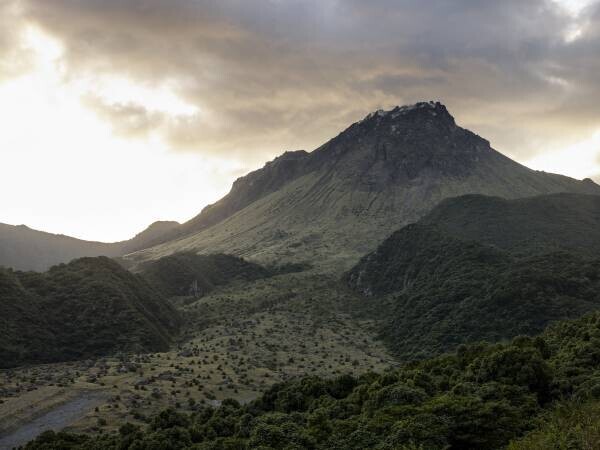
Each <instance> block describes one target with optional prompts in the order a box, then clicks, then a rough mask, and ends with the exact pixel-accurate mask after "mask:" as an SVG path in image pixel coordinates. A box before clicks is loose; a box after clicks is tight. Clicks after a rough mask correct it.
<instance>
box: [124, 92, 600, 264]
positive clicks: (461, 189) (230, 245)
mask: <svg viewBox="0 0 600 450" xmlns="http://www.w3.org/2000/svg"><path fill="white" fill-rule="evenodd" d="M555 192H576V193H588V194H600V187H599V186H598V185H596V184H594V183H593V182H592V181H589V180H586V181H577V180H574V179H571V178H568V177H564V176H560V175H553V174H547V173H543V172H536V171H533V170H530V169H528V168H526V167H524V166H522V165H520V164H518V163H516V162H514V161H512V160H510V159H509V158H507V157H505V156H503V155H501V154H500V153H498V152H496V151H495V150H493V149H492V148H491V147H490V145H489V142H488V141H486V140H485V139H483V138H481V137H479V136H477V135H475V134H474V133H471V132H470V131H468V130H465V129H463V128H461V127H459V126H457V125H456V123H455V121H454V118H453V117H452V116H451V115H450V114H449V113H448V111H447V110H446V108H445V107H444V106H443V105H441V104H439V103H433V102H430V103H419V104H416V105H413V106H405V107H401V108H400V107H397V108H394V109H393V110H391V111H378V112H377V113H374V114H370V115H369V116H367V117H366V118H365V119H363V120H362V121H360V122H357V123H355V124H353V125H352V126H350V127H349V128H348V129H347V130H345V131H344V132H342V133H341V134H340V135H338V136H337V137H335V138H334V139H332V140H330V141H329V142H327V143H326V144H324V145H323V146H322V147H320V148H318V149H317V150H315V151H313V152H311V153H306V152H303V151H300V152H291V153H286V154H284V155H282V156H281V157H279V158H277V159H275V160H274V161H272V162H270V163H268V164H267V165H266V166H265V167H264V168H263V169H261V170H258V171H256V172H253V173H251V174H249V175H247V176H246V177H244V178H241V179H239V180H238V181H236V183H234V186H233V188H232V190H231V192H230V193H229V194H228V195H227V196H225V197H224V198H223V199H222V200H220V201H219V202H217V203H215V204H214V205H211V206H209V207H207V208H205V209H204V210H203V211H202V213H201V214H200V215H199V216H197V217H196V218H194V219H192V220H191V221H190V222H188V223H186V224H183V225H182V226H181V227H180V228H178V229H177V230H176V231H175V234H169V235H166V237H169V238H175V239H174V240H172V241H170V242H165V243H164V244H161V245H158V246H156V247H154V248H151V249H147V250H144V251H140V252H136V253H134V254H132V255H129V256H128V258H129V259H130V260H132V261H134V262H141V261H144V260H148V259H156V258H159V257H162V256H165V255H168V254H171V253H175V252H180V251H185V250H190V251H194V252H200V253H208V252H215V251H217V252H223V253H228V254H235V255H238V256H244V257H249V258H252V259H256V260H258V261H260V262H272V261H297V262H302V261H316V262H317V264H319V265H320V266H321V267H322V268H324V269H331V270H335V271H340V270H343V269H347V268H349V267H350V265H351V264H352V263H354V262H355V261H356V260H358V258H359V257H360V255H362V254H364V253H366V252H367V251H371V250H373V249H374V248H375V247H376V245H377V244H378V243H379V242H381V240H382V239H383V238H385V237H386V236H388V235H389V234H390V233H391V232H392V231H394V230H396V229H398V228H399V227H400V226H403V225H405V224H407V223H410V222H413V221H415V220H417V219H419V218H420V217H422V216H423V215H424V214H425V213H427V212H428V211H429V210H430V209H431V208H432V207H433V206H435V205H436V204H437V203H439V202H440V201H441V200H443V199H445V198H448V197H454V196H459V195H464V194H467V193H481V194H487V195H496V196H501V197H505V198H518V197H526V196H532V195H539V194H546V193H555Z"/></svg>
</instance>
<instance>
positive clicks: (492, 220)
mask: <svg viewBox="0 0 600 450" xmlns="http://www.w3.org/2000/svg"><path fill="white" fill-rule="evenodd" d="M598 200H600V198H596V197H594V196H587V195H575V194H569V195H565V194H558V195H548V196H541V197H534V198H528V199H517V200H503V199H498V198H492V197H484V196H465V197H461V198H456V199H451V200H447V201H445V202H442V203H441V204H440V205H439V206H438V207H436V208H434V209H433V210H432V212H431V213H430V214H428V215H427V216H425V217H424V218H423V219H422V220H421V221H419V222H417V223H416V224H411V225H408V226H406V227H404V228H402V229H400V230H399V231H397V232H395V233H394V234H392V235H391V236H390V237H389V238H388V239H386V240H385V241H384V242H383V243H382V244H381V245H380V246H379V247H378V248H377V250H376V251H374V252H372V253H370V254H369V255H367V256H365V257H364V258H362V259H361V261H360V262H359V263H358V264H357V265H356V266H355V267H354V268H352V270H350V271H349V272H348V273H347V274H346V275H345V276H344V279H345V281H346V283H347V284H348V285H349V286H350V287H351V288H352V289H354V290H356V291H358V292H360V293H362V294H363V295H365V296H366V297H367V298H369V299H368V300H366V303H365V305H364V307H365V308H367V309H370V310H371V312H373V313H375V314H376V315H378V316H379V317H380V318H381V319H382V323H383V325H382V328H381V334H382V336H383V337H384V338H385V340H386V341H387V342H388V343H389V344H390V346H391V348H392V349H393V350H394V351H396V353H397V354H399V355H400V356H401V357H403V358H406V359H420V358H423V357H428V356H431V355H434V354H439V353H441V352H444V351H448V350H452V349H454V348H456V347H457V346H458V345H460V344H463V343H468V342H474V341H479V340H486V341H489V342H496V341H502V340H506V339H510V338H512V337H514V336H517V335H520V334H528V335H531V334H535V333H538V332H540V331H541V330H542V329H544V327H546V326H547V325H548V324H549V323H551V322H554V321H557V320H562V319H568V318H575V317H579V316H581V315H583V314H585V313H587V312H590V311H594V310H598V309H600V294H599V292H600V290H599V289H600V259H598V257H597V255H598V252H597V250H595V249H594V247H596V248H597V247H598V245H600V243H599V241H598V230H597V228H595V227H598V226H600V215H598V209H594V207H597V206H598V205H600V202H599V201H598ZM594 205H595V206H594ZM594 224H595V226H594ZM586 231H589V233H588V234H584V233H585V232H586ZM561 237H562V239H561Z"/></svg>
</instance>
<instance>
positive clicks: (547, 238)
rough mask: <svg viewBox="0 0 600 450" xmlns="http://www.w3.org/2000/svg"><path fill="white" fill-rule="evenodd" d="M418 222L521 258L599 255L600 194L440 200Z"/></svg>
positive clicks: (472, 196) (469, 196)
mask: <svg viewBox="0 0 600 450" xmlns="http://www.w3.org/2000/svg"><path fill="white" fill-rule="evenodd" d="M419 223H421V224H423V225H430V226H434V227H436V228H438V229H440V230H442V231H443V232H445V233H447V234H449V235H451V236H454V237H457V238H459V239H463V240H473V241H477V242H481V243H483V244H489V245H493V246H496V247H498V248H501V249H503V250H507V251H510V252H511V253H514V254H518V255H528V254H531V253H532V252H535V253H547V252H551V251H557V250H566V251H573V252H575V253H577V254H579V255H587V256H595V255H598V254H600V196H598V195H583V194H567V193H563V194H552V195H541V196H537V197H528V198H522V199H516V200H506V199H502V198H499V197H486V196H483V195H465V196H462V197H456V198H450V199H447V200H444V201H442V202H441V203H440V204H439V205H438V206H436V207H435V208H434V209H433V210H432V211H431V212H430V213H429V214H427V216H425V217H424V218H423V219H422V220H421V221H420V222H419Z"/></svg>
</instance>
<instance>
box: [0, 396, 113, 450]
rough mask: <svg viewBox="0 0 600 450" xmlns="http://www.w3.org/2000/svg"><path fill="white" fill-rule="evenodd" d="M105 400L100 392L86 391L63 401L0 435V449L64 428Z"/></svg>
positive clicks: (15, 445) (3, 449) (4, 449)
mask: <svg viewBox="0 0 600 450" xmlns="http://www.w3.org/2000/svg"><path fill="white" fill-rule="evenodd" d="M103 401H104V396H103V395H102V393H100V392H84V393H81V394H80V395H78V396H77V397H76V398H74V399H72V400H69V401H67V402H65V403H62V404H60V405H58V406H56V407H55V408H53V409H51V410H50V411H48V412H46V413H44V414H42V415H41V416H40V417H37V418H35V419H33V420H31V421H30V422H29V423H27V424H25V425H22V426H20V427H19V428H18V429H16V430H14V431H12V432H10V433H8V434H6V435H3V436H0V450H7V449H8V450H10V449H12V448H14V447H19V446H21V445H25V444H26V443H27V442H29V441H31V440H32V439H35V438H36V437H37V436H38V435H40V434H41V433H42V432H44V431H46V430H54V431H58V430H62V429H63V428H65V427H67V426H69V425H70V424H72V423H73V422H75V421H77V420H78V419H80V418H81V417H83V416H84V415H85V414H86V413H88V412H89V411H90V410H92V408H94V407H95V406H97V405H99V404H100V403H102V402H103Z"/></svg>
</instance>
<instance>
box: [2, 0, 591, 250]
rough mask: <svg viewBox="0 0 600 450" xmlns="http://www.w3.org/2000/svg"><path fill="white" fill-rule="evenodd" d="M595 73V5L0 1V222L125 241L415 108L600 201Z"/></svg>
mask: <svg viewBox="0 0 600 450" xmlns="http://www.w3.org/2000/svg"><path fill="white" fill-rule="evenodd" d="M599 55H600V1H598V0H560V1H559V0H527V1H523V0H502V1H498V0H478V1H473V0H427V1H424V0H370V1H365V0H253V1H247V0H213V1H205V0H102V1H99V0H0V124H1V127H0V189H1V191H2V193H3V195H2V200H1V204H0V205H1V207H0V222H3V223H9V224H23V223H24V224H27V225H28V226H30V227H32V228H36V229H40V230H44V231H50V232H54V233H64V234H68V235H71V236H75V237H79V238H83V239H90V240H101V241H116V240H121V239H127V238H130V237H132V236H133V235H134V234H136V233H137V232H139V231H141V230H142V229H144V228H145V227H146V226H148V225H149V224H150V223H152V222H153V221H155V220H177V221H180V222H181V221H185V220H187V219H189V218H191V217H193V216H194V215H196V214H197V213H198V212H199V211H200V210H201V209H202V207H204V206H206V205H207V204H209V203H211V202H214V201H216V200H218V199H219V198H220V197H222V196H223V195H224V194H226V193H227V192H228V191H229V188H230V186H231V183H232V182H233V181H234V180H235V179H236V178H238V177H240V176H242V175H244V174H245V173H247V172H248V171H250V170H254V169H256V168H259V167H261V166H262V165H264V163H265V162H266V161H268V160H270V159H272V158H274V157H275V156H277V155H279V154H280V153H282V152H284V151H286V150H296V149H305V150H309V151H310V150H313V149H314V148H316V147H318V146H319V145H320V144H322V143H324V142H325V141H327V140H328V139H330V138H331V137H333V136H335V135H336V134H337V133H339V132H340V131H342V130H343V129H345V128H346V127H347V126H348V125H350V124H351V123H353V122H355V121H357V120H359V119H361V118H362V117H364V116H365V115H366V114H367V113H369V112H370V111H374V110H377V109H380V108H384V109H390V108H392V107H393V106H395V105H402V104H409V103H415V102H417V101H422V100H439V101H441V102H443V103H444V104H445V105H446V106H447V107H448V109H449V111H450V112H451V113H452V114H453V115H454V117H455V118H456V120H457V122H458V123H459V124H460V125H462V126H464V127H466V128H469V129H471V130H472V131H474V132H476V133H478V134H480V135H482V136H483V137H485V138H486V139H489V140H490V141H491V143H492V146H493V147H494V148H496V149H497V150H499V151H501V152H503V153H505V154H507V155H508V156H510V157H512V158H514V159H515V160H517V161H519V162H521V163H523V164H525V165H527V166H529V167H531V168H534V169H538V170H546V171H549V172H557V173H562V174H565V175H569V176H572V177H575V178H579V179H582V178H585V177H591V178H593V179H594V180H596V181H597V182H600V76H598V73H600V57H599Z"/></svg>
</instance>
